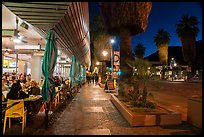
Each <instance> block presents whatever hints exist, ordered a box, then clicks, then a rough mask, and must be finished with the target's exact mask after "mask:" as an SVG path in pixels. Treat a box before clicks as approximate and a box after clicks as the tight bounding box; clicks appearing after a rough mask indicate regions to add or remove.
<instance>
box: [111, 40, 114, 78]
mask: <svg viewBox="0 0 204 137" xmlns="http://www.w3.org/2000/svg"><path fill="white" fill-rule="evenodd" d="M114 43H115V40H114V39H111V44H112V47H111V79H113V44H114Z"/></svg>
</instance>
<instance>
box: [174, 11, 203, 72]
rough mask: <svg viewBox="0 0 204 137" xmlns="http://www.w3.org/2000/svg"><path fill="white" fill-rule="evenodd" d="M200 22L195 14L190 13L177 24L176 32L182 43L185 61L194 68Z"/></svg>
mask: <svg viewBox="0 0 204 137" xmlns="http://www.w3.org/2000/svg"><path fill="white" fill-rule="evenodd" d="M199 23H200V22H199V21H198V19H197V18H196V17H195V16H189V15H188V14H186V15H184V16H182V18H181V20H179V23H178V24H176V32H177V34H178V37H179V38H180V41H181V43H182V53H183V58H184V61H186V62H187V63H188V65H189V66H190V67H191V68H192V65H193V62H194V60H195V56H196V47H195V43H196V36H197V35H198V32H199V29H198V27H197V25H198V24H199Z"/></svg>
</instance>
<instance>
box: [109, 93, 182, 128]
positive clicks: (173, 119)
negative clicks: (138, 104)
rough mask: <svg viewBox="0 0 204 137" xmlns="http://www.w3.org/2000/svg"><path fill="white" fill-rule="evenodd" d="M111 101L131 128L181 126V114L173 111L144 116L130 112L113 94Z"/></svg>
mask: <svg viewBox="0 0 204 137" xmlns="http://www.w3.org/2000/svg"><path fill="white" fill-rule="evenodd" d="M111 101H112V102H113V104H114V105H115V106H116V108H117V109H118V110H119V111H120V113H121V114H122V115H123V117H124V118H125V119H126V120H127V121H128V122H129V124H130V125H131V126H156V125H179V124H181V114H180V113H177V112H174V111H171V110H166V113H160V112H158V113H154V114H142V113H139V112H132V111H131V110H129V109H128V108H127V107H126V106H125V105H124V104H123V103H121V101H120V100H119V99H118V98H117V97H116V96H115V95H114V94H111Z"/></svg>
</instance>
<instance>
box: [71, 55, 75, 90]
mask: <svg viewBox="0 0 204 137" xmlns="http://www.w3.org/2000/svg"><path fill="white" fill-rule="evenodd" d="M75 62H76V59H75V57H74V55H72V64H71V68H70V88H73V86H74V75H75V74H74V73H75Z"/></svg>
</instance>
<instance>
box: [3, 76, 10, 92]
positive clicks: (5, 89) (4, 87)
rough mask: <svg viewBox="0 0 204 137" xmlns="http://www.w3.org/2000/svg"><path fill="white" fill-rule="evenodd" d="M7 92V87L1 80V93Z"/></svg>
mask: <svg viewBox="0 0 204 137" xmlns="http://www.w3.org/2000/svg"><path fill="white" fill-rule="evenodd" d="M7 90H9V88H8V86H7V85H6V84H5V82H4V80H3V79H2V91H7Z"/></svg>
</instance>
